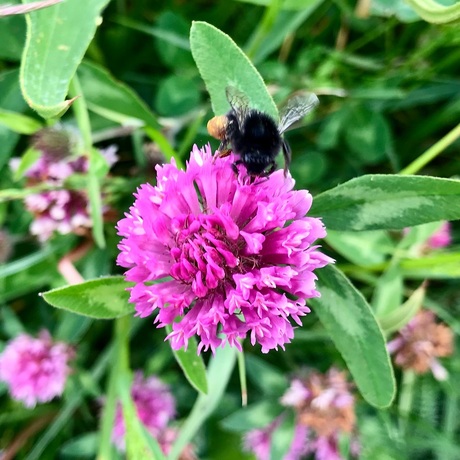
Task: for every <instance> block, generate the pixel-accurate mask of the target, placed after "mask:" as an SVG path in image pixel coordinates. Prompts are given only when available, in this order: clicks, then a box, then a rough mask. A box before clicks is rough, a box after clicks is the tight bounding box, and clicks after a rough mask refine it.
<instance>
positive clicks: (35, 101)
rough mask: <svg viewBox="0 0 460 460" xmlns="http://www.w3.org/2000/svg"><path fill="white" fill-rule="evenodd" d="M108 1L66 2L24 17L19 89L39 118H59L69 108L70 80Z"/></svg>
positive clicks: (81, 0)
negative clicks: (25, 21) (25, 36)
mask: <svg viewBox="0 0 460 460" xmlns="http://www.w3.org/2000/svg"><path fill="white" fill-rule="evenodd" d="M108 1H109V0H66V1H65V2H62V3H59V4H57V5H54V6H52V7H49V8H45V9H43V10H39V11H35V12H33V13H31V14H29V15H27V16H26V17H27V39H26V45H25V48H24V54H23V57H22V61H21V77H20V78H21V87H22V93H23V95H24V99H25V100H26V101H27V103H28V104H29V105H30V106H31V107H32V108H33V109H34V110H36V111H37V112H38V113H39V114H40V115H41V116H42V117H44V118H54V117H58V116H59V115H61V114H62V113H63V112H65V111H66V110H67V108H68V107H69V104H70V103H71V101H66V100H65V97H66V95H67V92H68V89H69V83H70V80H71V78H72V76H73V75H74V73H75V71H76V70H77V67H78V65H79V63H80V61H81V60H82V58H83V55H84V54H85V51H86V49H87V47H88V45H89V43H90V41H91V40H92V38H93V37H94V34H95V32H96V28H97V26H98V24H99V22H100V14H101V11H102V9H103V8H104V7H105V5H106V4H107V3H108ZM24 3H31V2H30V1H28V0H26V1H24Z"/></svg>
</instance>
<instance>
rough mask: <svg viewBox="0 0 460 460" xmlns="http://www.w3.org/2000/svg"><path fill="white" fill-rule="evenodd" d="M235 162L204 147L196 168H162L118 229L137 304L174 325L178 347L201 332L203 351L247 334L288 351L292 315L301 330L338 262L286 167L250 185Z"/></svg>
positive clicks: (121, 260) (266, 346)
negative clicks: (322, 245) (322, 247)
mask: <svg viewBox="0 0 460 460" xmlns="http://www.w3.org/2000/svg"><path fill="white" fill-rule="evenodd" d="M234 161H235V158H234V156H233V155H229V156H227V157H225V158H222V157H217V156H215V157H213V156H212V153H211V149H210V147H209V146H207V147H206V148H204V149H202V150H200V149H198V148H197V147H196V146H195V147H194V149H193V151H192V154H191V159H190V161H189V162H188V165H187V168H186V171H181V170H179V169H178V168H177V167H176V165H175V163H174V161H173V162H172V163H171V164H167V165H164V166H157V185H156V186H152V185H149V184H145V185H142V186H141V187H140V188H139V189H138V191H137V194H136V195H135V196H136V201H135V203H134V205H133V206H132V207H131V209H130V213H129V214H126V217H125V218H124V219H122V220H121V221H120V222H119V223H118V227H117V228H118V234H119V235H120V236H122V237H123V239H122V241H121V242H120V244H119V249H120V251H121V253H120V254H119V256H118V260H117V261H118V264H119V265H121V266H122V267H126V268H128V269H129V270H128V271H127V272H126V279H127V280H128V281H133V282H134V283H136V284H135V286H134V287H133V288H131V297H130V300H131V302H133V303H134V304H135V308H136V312H137V315H138V316H141V317H146V316H149V315H151V314H152V313H153V312H155V311H158V315H157V317H156V319H155V322H156V323H158V327H164V326H165V325H168V324H172V327H173V332H172V333H171V334H170V335H169V336H168V338H169V339H170V341H171V345H172V347H173V348H174V349H179V348H182V347H186V346H187V343H188V340H189V338H190V337H192V336H193V335H195V334H196V335H198V336H199V339H200V344H199V351H201V349H203V348H204V349H208V348H211V349H212V350H213V351H214V350H215V349H216V348H217V347H219V346H223V345H224V344H225V343H227V342H228V343H229V344H231V345H233V346H236V347H237V348H240V347H241V345H240V343H239V339H242V338H244V337H246V336H247V335H249V336H250V337H251V343H252V344H253V345H254V344H255V343H256V342H257V343H259V344H260V345H261V346H262V351H263V352H267V351H268V350H270V349H273V348H277V347H278V346H281V347H284V344H285V343H288V342H290V340H291V339H292V338H293V335H294V332H293V326H292V325H291V323H290V321H289V319H290V318H292V319H293V320H294V321H295V322H296V323H297V324H299V325H301V322H300V319H299V317H300V316H303V315H305V314H307V313H308V312H309V311H310V309H309V308H308V307H307V305H306V303H305V300H306V299H308V298H311V297H318V296H319V293H318V291H317V290H316V289H315V280H316V276H315V275H314V274H313V271H314V270H315V269H316V268H320V267H323V266H325V265H326V264H328V263H330V262H332V259H330V258H329V257H327V256H325V255H324V254H322V253H321V252H320V251H318V246H316V245H314V243H315V241H316V240H317V239H318V238H323V237H324V236H325V235H326V232H325V229H324V227H323V225H322V223H321V221H320V219H317V218H313V217H305V214H306V213H307V211H308V210H309V208H310V206H311V202H312V197H311V195H310V194H309V193H308V192H307V191H305V190H300V191H294V190H292V188H293V186H294V181H293V179H292V178H291V177H290V176H288V177H287V178H285V177H284V175H283V172H282V171H277V172H275V173H273V174H271V175H270V176H269V177H268V178H261V179H260V180H258V181H256V182H255V183H249V181H247V180H245V177H244V174H243V173H242V172H240V173H239V174H238V175H236V174H235V173H234V171H233V169H232V164H233V162H234ZM155 281H163V282H160V283H154V282H155ZM176 318H180V320H179V321H177V322H175V319H176ZM219 333H221V336H219Z"/></svg>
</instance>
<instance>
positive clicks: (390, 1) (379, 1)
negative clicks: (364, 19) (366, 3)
mask: <svg viewBox="0 0 460 460" xmlns="http://www.w3.org/2000/svg"><path fill="white" fill-rule="evenodd" d="M371 14H372V16H382V17H385V18H388V17H391V16H395V17H396V18H397V19H398V20H399V21H401V22H414V21H420V16H419V15H418V14H417V13H416V12H415V11H414V10H413V9H412V8H411V7H410V6H409V5H408V4H407V2H405V1H404V0H374V1H373V2H372V3H371Z"/></svg>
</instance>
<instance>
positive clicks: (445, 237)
mask: <svg viewBox="0 0 460 460" xmlns="http://www.w3.org/2000/svg"><path fill="white" fill-rule="evenodd" d="M451 243H452V224H451V223H450V222H447V221H445V222H443V223H442V224H441V226H440V227H439V229H438V230H437V231H436V232H434V233H433V235H431V236H430V237H429V238H428V241H427V246H428V247H429V248H430V249H441V248H445V247H447V246H449V245H450V244H451Z"/></svg>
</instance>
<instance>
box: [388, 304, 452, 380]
mask: <svg viewBox="0 0 460 460" xmlns="http://www.w3.org/2000/svg"><path fill="white" fill-rule="evenodd" d="M387 349H388V351H389V352H390V353H391V354H393V355H394V361H395V364H396V365H397V366H399V367H401V368H403V369H405V370H408V369H411V370H413V371H414V372H415V373H417V374H425V373H427V372H428V371H431V372H432V374H433V376H434V377H435V378H436V379H437V380H446V379H447V378H448V373H447V370H446V369H445V368H444V366H443V365H442V364H441V362H440V361H439V359H438V358H443V357H447V356H450V355H452V354H453V352H454V334H453V331H452V329H450V327H448V326H447V325H445V324H442V323H438V322H437V321H436V316H435V314H434V313H433V312H432V311H430V310H420V311H419V312H418V313H417V314H416V315H415V316H414V317H413V318H412V319H411V320H410V321H409V323H407V324H406V325H405V326H404V327H403V328H402V329H401V330H400V331H399V332H398V333H397V335H396V336H395V338H394V339H392V340H391V341H390V342H388V343H387Z"/></svg>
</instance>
